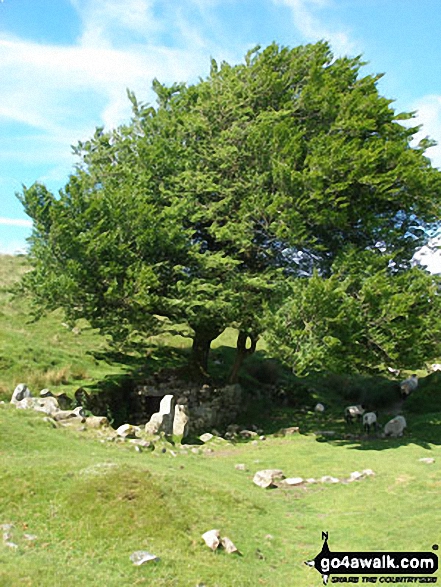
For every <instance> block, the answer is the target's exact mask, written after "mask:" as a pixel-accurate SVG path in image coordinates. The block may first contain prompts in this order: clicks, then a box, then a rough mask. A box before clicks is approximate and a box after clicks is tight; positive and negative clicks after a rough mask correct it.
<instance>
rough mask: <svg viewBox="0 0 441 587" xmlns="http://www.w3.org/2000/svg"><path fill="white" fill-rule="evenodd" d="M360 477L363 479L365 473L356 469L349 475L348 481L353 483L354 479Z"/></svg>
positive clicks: (356, 479)
mask: <svg viewBox="0 0 441 587" xmlns="http://www.w3.org/2000/svg"><path fill="white" fill-rule="evenodd" d="M360 479H363V473H360V471H354V472H353V473H351V474H350V475H349V478H348V483H352V482H353V481H359V480H360Z"/></svg>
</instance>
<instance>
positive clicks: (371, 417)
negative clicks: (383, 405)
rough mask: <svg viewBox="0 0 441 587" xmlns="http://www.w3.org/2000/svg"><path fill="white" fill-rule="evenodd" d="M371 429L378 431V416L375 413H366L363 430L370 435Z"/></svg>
mask: <svg viewBox="0 0 441 587" xmlns="http://www.w3.org/2000/svg"><path fill="white" fill-rule="evenodd" d="M371 427H373V428H374V430H377V414H376V413H375V412H366V413H365V414H363V428H364V429H365V431H366V432H367V433H369V432H370V431H371Z"/></svg>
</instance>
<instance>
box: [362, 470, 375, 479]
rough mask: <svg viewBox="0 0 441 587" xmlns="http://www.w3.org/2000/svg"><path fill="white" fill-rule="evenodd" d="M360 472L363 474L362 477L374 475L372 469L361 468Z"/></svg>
mask: <svg viewBox="0 0 441 587" xmlns="http://www.w3.org/2000/svg"><path fill="white" fill-rule="evenodd" d="M361 474H362V475H363V477H373V476H374V475H375V473H374V472H373V471H372V469H363V471H362V472H361Z"/></svg>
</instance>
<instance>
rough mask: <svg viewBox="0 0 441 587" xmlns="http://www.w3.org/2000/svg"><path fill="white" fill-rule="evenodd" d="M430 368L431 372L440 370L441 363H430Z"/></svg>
mask: <svg viewBox="0 0 441 587" xmlns="http://www.w3.org/2000/svg"><path fill="white" fill-rule="evenodd" d="M430 370H431V371H432V373H434V372H435V371H441V363H432V365H430Z"/></svg>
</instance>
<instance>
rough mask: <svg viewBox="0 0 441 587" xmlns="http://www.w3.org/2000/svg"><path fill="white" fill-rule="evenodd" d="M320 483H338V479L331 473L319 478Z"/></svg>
mask: <svg viewBox="0 0 441 587" xmlns="http://www.w3.org/2000/svg"><path fill="white" fill-rule="evenodd" d="M320 482H321V483H340V479H337V477H332V476H331V475H323V477H322V478H321V479H320Z"/></svg>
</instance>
